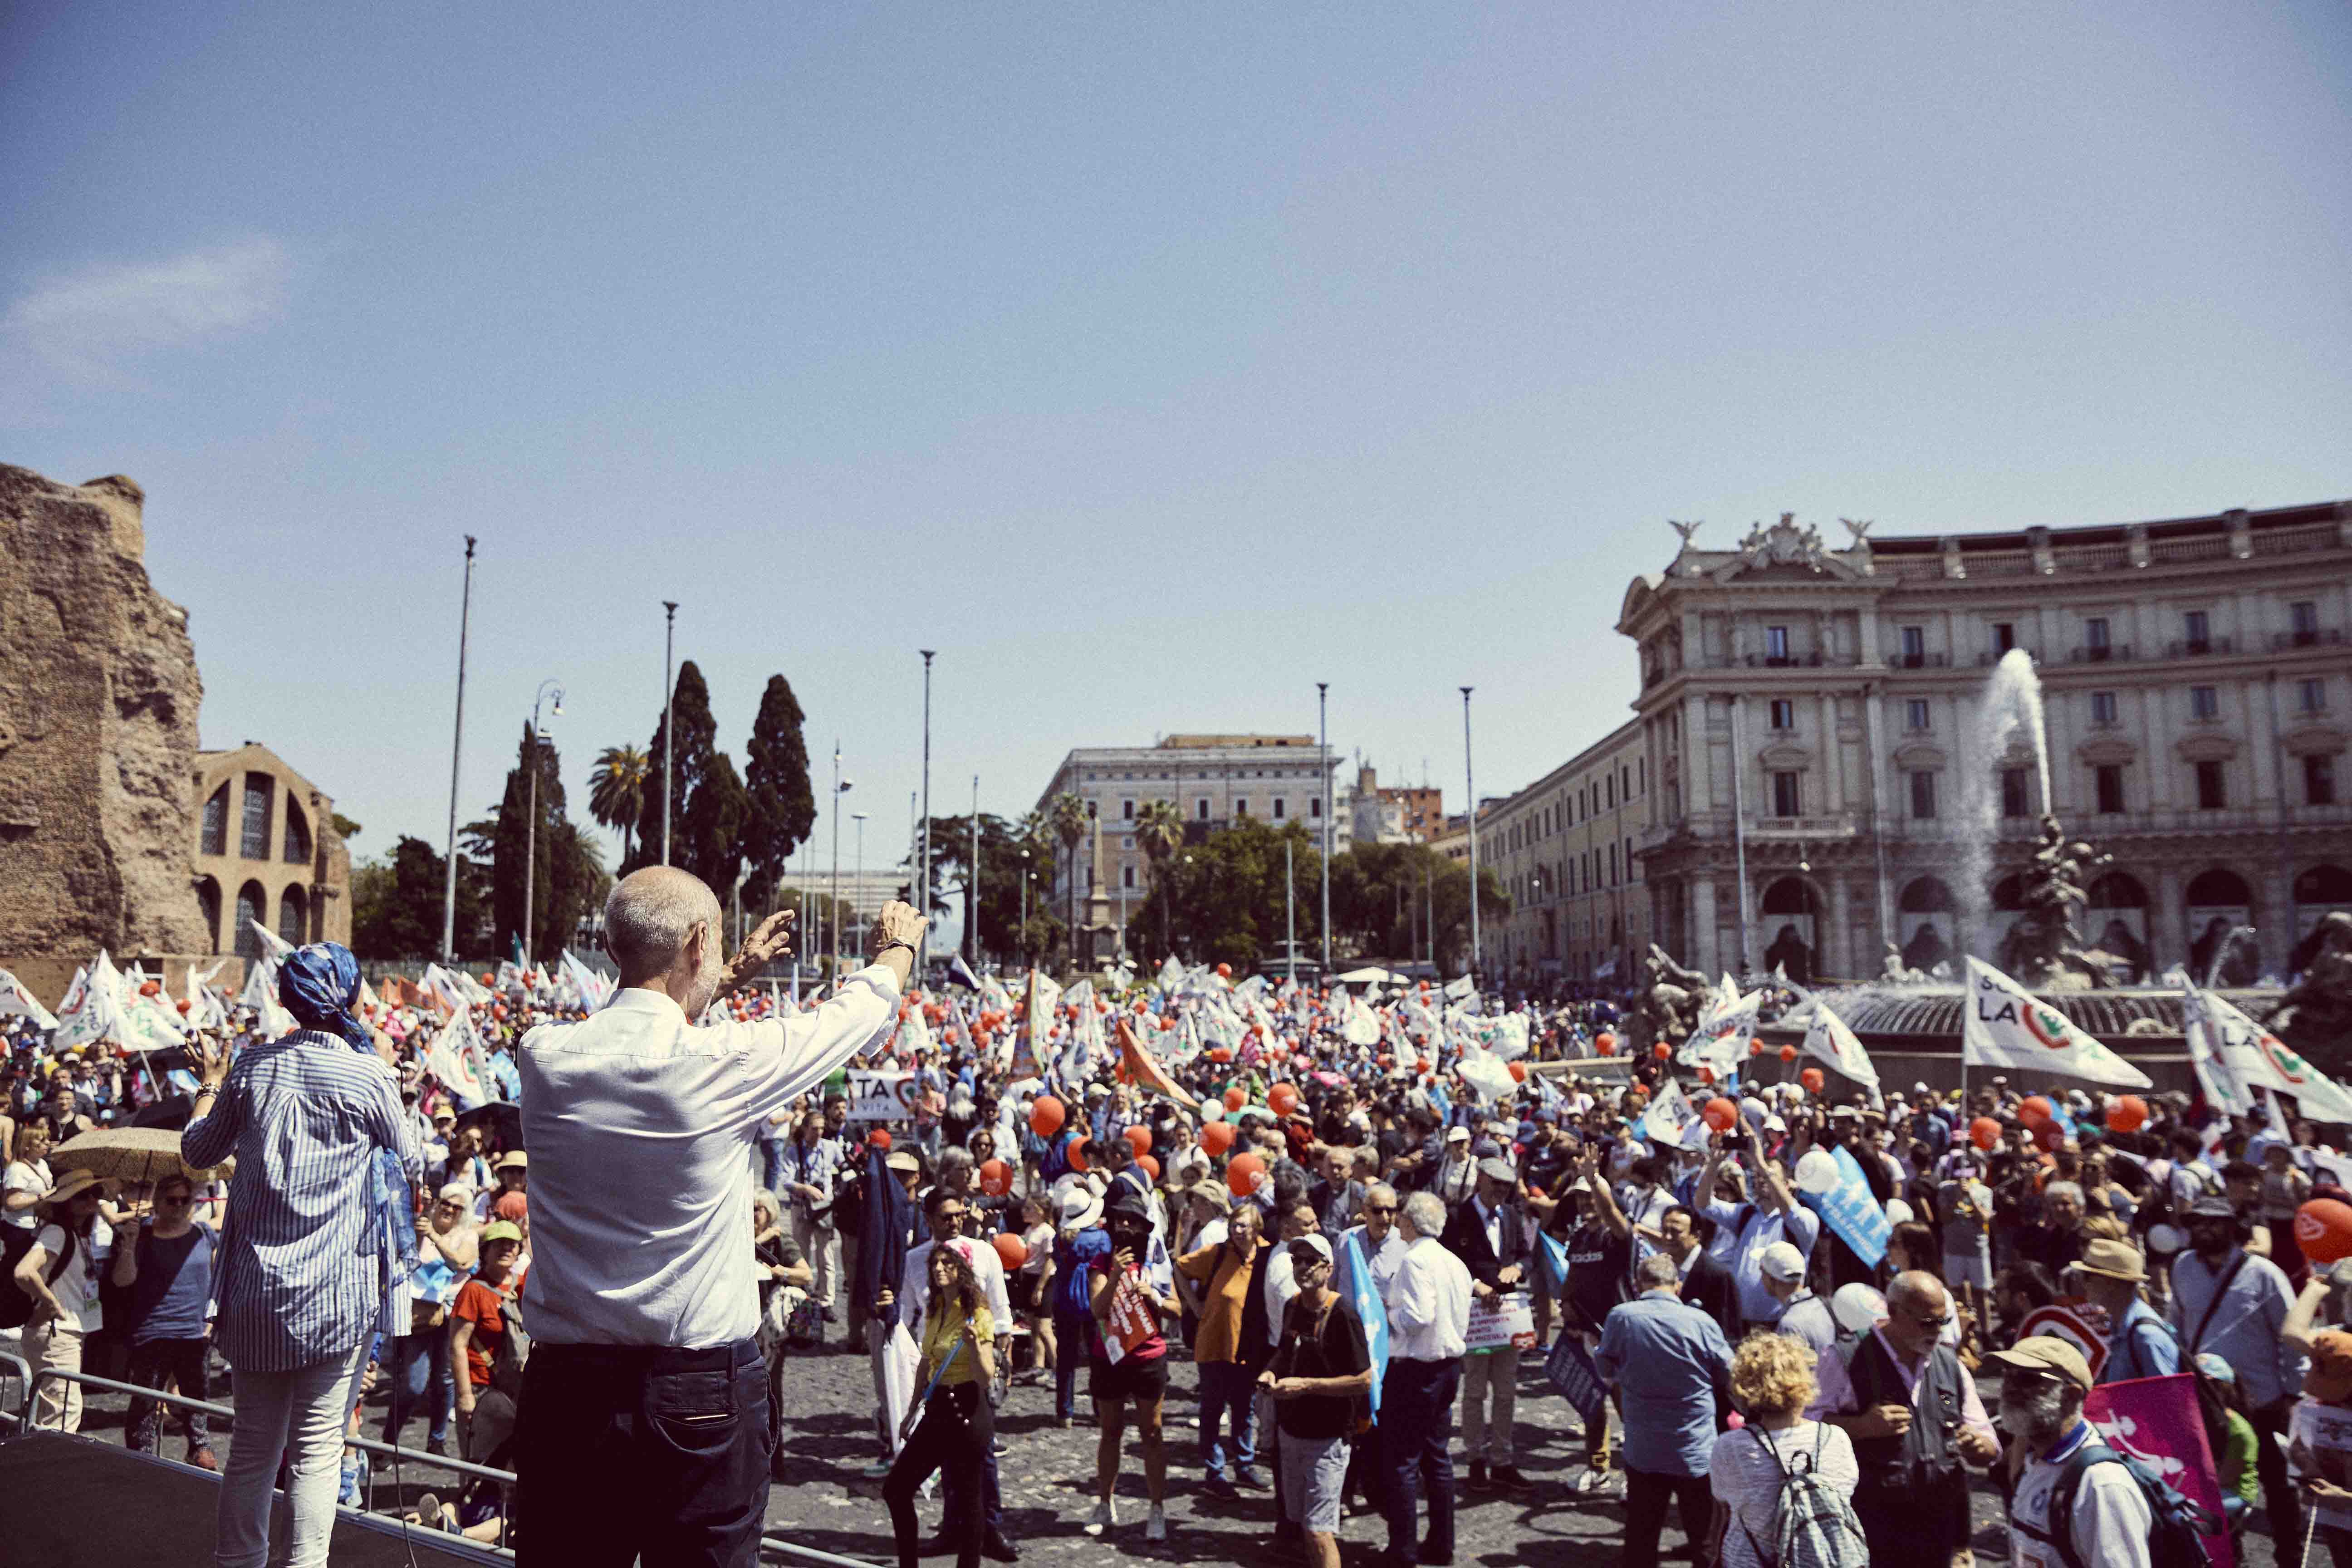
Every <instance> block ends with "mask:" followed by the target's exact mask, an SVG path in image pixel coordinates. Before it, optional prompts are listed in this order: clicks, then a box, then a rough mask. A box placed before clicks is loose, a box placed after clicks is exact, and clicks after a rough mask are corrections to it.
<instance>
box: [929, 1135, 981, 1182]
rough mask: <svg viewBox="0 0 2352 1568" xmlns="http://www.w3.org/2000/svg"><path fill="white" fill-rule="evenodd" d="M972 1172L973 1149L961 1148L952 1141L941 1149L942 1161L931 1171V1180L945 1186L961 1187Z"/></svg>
mask: <svg viewBox="0 0 2352 1568" xmlns="http://www.w3.org/2000/svg"><path fill="white" fill-rule="evenodd" d="M971 1173H972V1158H971V1150H969V1149H959V1148H957V1147H956V1146H955V1145H954V1144H952V1143H950V1144H949V1145H947V1147H945V1148H943V1149H941V1150H940V1163H939V1165H938V1167H937V1168H936V1169H935V1170H933V1171H932V1173H931V1180H933V1181H934V1182H937V1183H938V1184H940V1186H943V1187H961V1186H962V1185H964V1184H965V1183H966V1182H967V1181H969V1180H970V1179H971Z"/></svg>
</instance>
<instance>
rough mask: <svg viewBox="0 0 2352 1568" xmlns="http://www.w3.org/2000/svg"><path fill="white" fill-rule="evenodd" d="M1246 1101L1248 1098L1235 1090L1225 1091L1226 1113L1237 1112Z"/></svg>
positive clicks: (1238, 1090)
mask: <svg viewBox="0 0 2352 1568" xmlns="http://www.w3.org/2000/svg"><path fill="white" fill-rule="evenodd" d="M1248 1101H1249V1096H1248V1095H1246V1094H1244V1093H1243V1092H1242V1091H1241V1090H1240V1089H1237V1088H1236V1089H1227V1090H1225V1110H1226V1111H1227V1112H1228V1113H1230V1112H1233V1111H1236V1110H1240V1109H1241V1108H1242V1107H1243V1106H1244V1104H1246V1103H1248Z"/></svg>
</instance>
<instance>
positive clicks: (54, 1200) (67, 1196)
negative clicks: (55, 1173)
mask: <svg viewBox="0 0 2352 1568" xmlns="http://www.w3.org/2000/svg"><path fill="white" fill-rule="evenodd" d="M105 1185H106V1178H105V1177H103V1176H100V1175H94V1174H92V1173H89V1172H88V1171H68V1172H67V1173H65V1174H64V1175H62V1176H59V1177H58V1184H57V1185H56V1186H54V1187H51V1188H50V1189H49V1190H48V1191H47V1192H46V1193H43V1194H41V1201H42V1202H43V1203H45V1204H62V1203H66V1202H68V1201H69V1200H71V1199H72V1198H73V1197H74V1195H75V1194H78V1193H85V1192H88V1191H89V1189H90V1188H92V1187H103V1186H105Z"/></svg>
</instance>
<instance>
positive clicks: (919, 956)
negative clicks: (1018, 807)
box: [914, 647, 938, 985]
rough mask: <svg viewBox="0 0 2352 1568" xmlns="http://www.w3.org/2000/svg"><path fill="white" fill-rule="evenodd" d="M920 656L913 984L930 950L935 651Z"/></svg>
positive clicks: (918, 980)
mask: <svg viewBox="0 0 2352 1568" xmlns="http://www.w3.org/2000/svg"><path fill="white" fill-rule="evenodd" d="M916 651H917V652H919V653H920V654H921V655H922V656H923V860H922V868H921V876H922V881H923V895H922V897H921V899H919V900H917V902H918V905H919V908H920V909H921V910H922V913H923V934H922V935H921V936H919V937H917V938H916V939H915V945H916V952H915V982H914V983H915V984H918V985H920V984H922V983H923V961H924V960H925V959H927V958H928V957H929V956H930V950H931V935H930V933H931V923H930V922H931V658H932V656H933V655H934V654H935V653H936V652H937V651H938V650H937V649H935V648H928V647H927V648H919V649H917V650H916Z"/></svg>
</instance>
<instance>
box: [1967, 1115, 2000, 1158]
mask: <svg viewBox="0 0 2352 1568" xmlns="http://www.w3.org/2000/svg"><path fill="white" fill-rule="evenodd" d="M1969 1142H1971V1143H1973V1144H1975V1145H1976V1146H1977V1147H1978V1148H1979V1149H1985V1150H1990V1149H1991V1148H1992V1146H1993V1145H1994V1144H1996V1143H1999V1142H2000V1122H1998V1121H1994V1120H1993V1119H1992V1118H1991V1117H1990V1116H1979V1117H1978V1118H1977V1119H1976V1120H1975V1121H1971V1122H1969Z"/></svg>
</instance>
